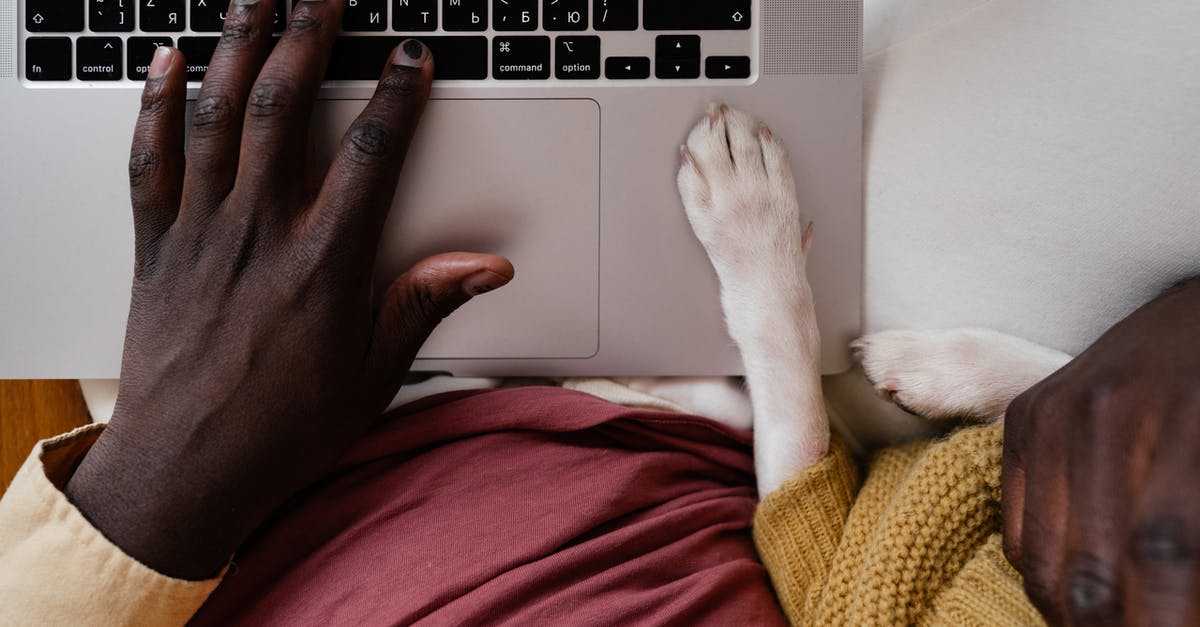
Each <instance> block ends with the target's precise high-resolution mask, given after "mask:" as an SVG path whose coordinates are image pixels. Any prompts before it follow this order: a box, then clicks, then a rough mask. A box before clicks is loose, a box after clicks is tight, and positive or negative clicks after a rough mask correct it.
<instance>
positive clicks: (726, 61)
mask: <svg viewBox="0 0 1200 627" xmlns="http://www.w3.org/2000/svg"><path fill="white" fill-rule="evenodd" d="M704 75H705V76H707V77H709V78H750V57H709V58H708V59H706V60H705V61H704Z"/></svg>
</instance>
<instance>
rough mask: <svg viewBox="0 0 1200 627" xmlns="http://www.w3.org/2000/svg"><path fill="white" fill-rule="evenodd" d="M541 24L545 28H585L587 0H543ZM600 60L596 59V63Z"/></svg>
mask: <svg viewBox="0 0 1200 627" xmlns="http://www.w3.org/2000/svg"><path fill="white" fill-rule="evenodd" d="M597 1H599V0H597ZM543 2H545V4H544V5H542V6H543V15H544V17H542V26H543V28H545V29H546V30H587V27H588V3H587V0H543ZM599 63H600V61H599V60H598V59H597V61H596V64H597V65H599Z"/></svg>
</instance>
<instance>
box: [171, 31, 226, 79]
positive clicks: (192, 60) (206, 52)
mask: <svg viewBox="0 0 1200 627" xmlns="http://www.w3.org/2000/svg"><path fill="white" fill-rule="evenodd" d="M220 40H221V38H220V37H180V38H179V51H180V52H182V53H183V57H184V58H185V59H187V79H188V80H189V81H202V80H204V75H205V74H206V73H207V72H208V63H209V62H210V61H212V55H213V51H214V50H216V49H217V42H218V41H220Z"/></svg>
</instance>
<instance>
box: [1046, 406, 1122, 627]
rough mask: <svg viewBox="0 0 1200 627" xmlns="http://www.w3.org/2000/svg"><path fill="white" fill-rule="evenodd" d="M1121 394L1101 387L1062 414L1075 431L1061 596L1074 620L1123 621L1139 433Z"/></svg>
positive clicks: (1086, 622) (1075, 622) (1081, 622)
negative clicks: (1080, 407)
mask: <svg viewBox="0 0 1200 627" xmlns="http://www.w3.org/2000/svg"><path fill="white" fill-rule="evenodd" d="M1120 394H1121V392H1120V391H1119V390H1118V389H1117V388H1113V387H1110V386H1101V387H1098V388H1095V391H1094V392H1093V393H1092V397H1091V399H1090V404H1089V407H1088V411H1086V412H1075V413H1074V414H1073V415H1069V416H1068V415H1064V416H1061V417H1060V419H1061V420H1065V421H1068V423H1070V432H1071V433H1073V434H1074V436H1073V438H1072V439H1073V443H1072V445H1071V464H1070V467H1069V469H1068V471H1067V473H1068V485H1069V486H1070V496H1069V498H1070V505H1069V512H1070V518H1069V520H1068V522H1067V536H1066V542H1067V545H1066V560H1065V562H1064V564H1063V575H1062V586H1063V587H1062V590H1061V594H1062V599H1061V600H1060V603H1061V605H1062V607H1063V609H1064V612H1065V614H1066V617H1067V619H1068V620H1069V622H1070V623H1071V624H1072V625H1097V626H1101V625H1116V624H1120V622H1121V612H1122V610H1121V583H1122V582H1121V573H1120V566H1121V552H1122V542H1121V539H1122V538H1124V537H1125V535H1126V534H1125V526H1126V518H1127V515H1128V509H1129V503H1130V499H1129V487H1130V482H1129V470H1130V462H1131V459H1130V448H1131V447H1130V443H1131V442H1137V441H1138V439H1137V435H1138V434H1136V433H1124V432H1122V431H1123V430H1124V427H1125V425H1131V424H1135V421H1134V420H1130V419H1129V417H1127V416H1123V415H1120V413H1121V412H1122V411H1123V409H1122V408H1124V407H1129V406H1131V405H1130V404H1129V403H1128V401H1124V402H1122V401H1120V399H1119V395H1120Z"/></svg>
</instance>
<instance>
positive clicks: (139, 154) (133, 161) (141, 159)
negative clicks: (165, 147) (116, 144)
mask: <svg viewBox="0 0 1200 627" xmlns="http://www.w3.org/2000/svg"><path fill="white" fill-rule="evenodd" d="M161 163H162V159H161V157H159V155H158V153H157V152H154V151H153V150H137V149H135V150H134V152H133V153H132V154H131V155H129V184H130V186H131V187H135V188H136V187H140V186H141V185H142V184H143V183H145V182H146V180H147V179H149V178H150V176H151V175H153V174H154V172H155V171H157V170H158V167H159V165H160V164H161Z"/></svg>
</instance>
